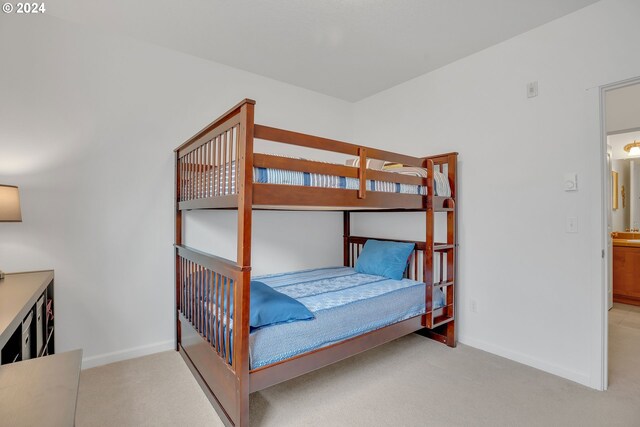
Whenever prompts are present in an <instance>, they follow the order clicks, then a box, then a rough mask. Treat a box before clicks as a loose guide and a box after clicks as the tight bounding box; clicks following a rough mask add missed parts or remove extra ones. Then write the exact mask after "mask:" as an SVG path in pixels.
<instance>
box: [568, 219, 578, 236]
mask: <svg viewBox="0 0 640 427" xmlns="http://www.w3.org/2000/svg"><path fill="white" fill-rule="evenodd" d="M566 231H567V233H577V232H578V217H576V216H568V217H567V226H566Z"/></svg>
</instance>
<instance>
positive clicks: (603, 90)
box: [600, 77, 640, 390]
mask: <svg viewBox="0 0 640 427" xmlns="http://www.w3.org/2000/svg"><path fill="white" fill-rule="evenodd" d="M636 84H640V77H634V78H631V79H626V80H622V81H619V82H616V83H610V84H607V85H603V86H600V163H601V170H602V175H601V185H602V200H601V206H602V227H601V229H602V236H601V237H602V245H603V248H602V261H603V269H602V288H601V297H602V298H601V307H600V310H601V314H602V316H601V321H602V329H601V330H602V336H601V340H600V341H601V343H602V349H601V351H602V353H601V360H602V370H601V372H602V376H601V381H602V382H601V384H602V390H606V389H607V388H608V386H609V285H610V284H611V286H613V283H612V280H613V278H612V277H611V276H610V275H609V267H610V263H611V262H612V261H611V260H612V247H611V246H610V245H609V239H610V238H611V236H610V234H609V230H608V215H609V205H610V203H609V201H610V200H611V197H612V196H611V185H610V181H609V179H610V177H609V175H610V174H609V171H608V170H609V166H608V164H607V135H608V133H607V126H606V124H607V123H606V117H607V115H606V94H607V92H609V91H612V90H615V89H621V88H624V87H627V86H633V85H636Z"/></svg>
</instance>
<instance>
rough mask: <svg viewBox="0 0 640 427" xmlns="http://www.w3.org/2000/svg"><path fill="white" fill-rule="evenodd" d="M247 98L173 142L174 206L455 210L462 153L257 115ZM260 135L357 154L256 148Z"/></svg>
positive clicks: (183, 208) (201, 207)
mask: <svg viewBox="0 0 640 427" xmlns="http://www.w3.org/2000/svg"><path fill="white" fill-rule="evenodd" d="M254 108H255V101H253V100H251V99H245V100H243V101H242V102H240V103H238V104H237V105H236V106H234V107H233V108H231V109H230V110H229V111H227V112H226V113H225V114H223V115H222V116H221V117H220V118H218V119H217V120H215V121H214V122H212V123H210V124H209V125H208V126H207V127H205V128H204V129H202V130H201V131H200V132H198V133H197V134H196V135H194V136H193V137H192V138H190V139H189V140H187V141H186V142H185V143H184V144H182V145H180V146H179V147H178V148H176V149H175V165H176V209H177V210H180V211H182V210H193V209H239V208H240V209H280V210H336V211H371V210H374V211H401V210H407V211H424V210H428V209H429V208H432V209H433V210H435V211H451V210H453V209H454V207H455V197H456V163H457V154H458V153H446V154H439V155H435V156H427V157H413V156H408V155H404V154H399V153H394V152H390V151H384V150H379V149H376V148H369V147H365V146H361V145H356V144H350V143H346V142H342V141H336V140H332V139H327V138H321V137H318V136H312V135H307V134H302V133H298V132H292V131H288V130H283V129H277V128H273V127H269V126H263V125H259V124H255V123H254ZM254 140H263V141H270V142H273V143H278V144H286V145H289V146H296V147H303V148H306V149H315V150H322V151H325V152H330V153H332V154H336V153H337V154H339V155H346V156H350V157H352V159H349V161H347V162H346V163H347V164H338V163H328V162H323V161H314V160H309V159H306V158H300V157H285V156H282V155H274V154H266V153H258V152H255V151H254Z"/></svg>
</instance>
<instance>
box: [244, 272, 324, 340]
mask: <svg viewBox="0 0 640 427" xmlns="http://www.w3.org/2000/svg"><path fill="white" fill-rule="evenodd" d="M314 317H315V316H314V315H313V313H311V312H310V311H309V309H308V308H307V307H305V306H304V304H302V303H301V302H300V301H297V300H295V299H293V298H291V297H290V296H288V295H285V294H283V293H280V292H278V291H276V290H275V289H273V288H272V287H271V286H268V285H265V284H264V283H262V282H258V281H257V280H252V281H251V311H250V320H249V324H250V325H251V329H252V330H253V329H258V328H262V327H264V326H269V325H276V324H278V323H289V322H295V321H297V320H309V319H313V318H314Z"/></svg>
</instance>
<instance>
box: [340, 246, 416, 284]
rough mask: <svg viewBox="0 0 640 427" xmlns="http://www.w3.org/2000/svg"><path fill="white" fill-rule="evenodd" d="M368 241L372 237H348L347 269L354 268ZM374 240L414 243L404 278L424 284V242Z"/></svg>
mask: <svg viewBox="0 0 640 427" xmlns="http://www.w3.org/2000/svg"><path fill="white" fill-rule="evenodd" d="M369 239H374V238H373V237H362V236H349V265H348V267H354V266H355V265H356V260H357V259H358V257H359V256H360V252H362V248H363V247H364V244H365V243H366V242H367V240H369ZM375 240H383V241H387V242H403V243H414V244H415V245H416V247H415V248H414V250H413V253H412V254H411V257H410V258H409V265H408V266H407V269H406V270H405V273H404V276H405V277H407V278H409V279H411V280H416V281H418V282H424V251H425V249H426V246H427V245H426V243H425V242H416V241H411V240H397V239H379V238H375Z"/></svg>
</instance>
